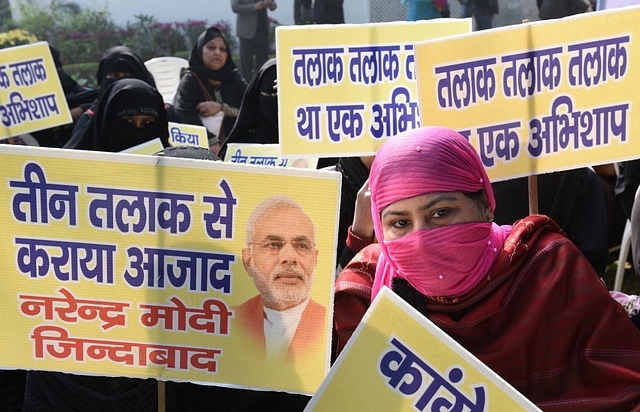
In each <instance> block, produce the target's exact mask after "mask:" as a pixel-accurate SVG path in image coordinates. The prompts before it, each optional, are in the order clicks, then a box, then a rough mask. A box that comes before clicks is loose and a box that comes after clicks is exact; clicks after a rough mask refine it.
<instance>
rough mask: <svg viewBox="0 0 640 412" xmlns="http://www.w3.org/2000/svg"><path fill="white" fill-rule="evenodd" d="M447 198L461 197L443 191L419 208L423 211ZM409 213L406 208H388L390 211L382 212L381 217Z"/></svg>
mask: <svg viewBox="0 0 640 412" xmlns="http://www.w3.org/2000/svg"><path fill="white" fill-rule="evenodd" d="M446 200H450V201H458V200H459V199H458V198H457V197H455V196H454V195H452V194H451V193H442V194H440V195H438V196H436V197H435V198H434V199H433V200H431V201H430V202H427V203H425V204H424V205H422V206H420V207H419V208H418V210H419V211H421V212H422V211H424V210H428V209H430V208H432V207H434V206H435V205H437V204H438V203H440V202H442V201H446ZM407 214H408V212H407V211H405V210H388V211H386V212H384V213H383V214H382V216H380V217H381V218H383V219H384V218H385V217H387V216H406V215H407Z"/></svg>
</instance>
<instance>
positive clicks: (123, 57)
mask: <svg viewBox="0 0 640 412" xmlns="http://www.w3.org/2000/svg"><path fill="white" fill-rule="evenodd" d="M111 72H122V73H129V77H131V78H134V79H140V80H143V81H145V82H147V83H149V84H150V85H152V86H153V87H156V82H155V80H154V79H153V75H152V74H151V73H150V72H149V70H147V66H145V65H144V61H142V58H141V57H140V56H139V55H138V54H137V53H136V52H134V51H133V50H131V49H130V48H128V47H127V46H115V47H112V48H110V49H109V50H107V51H106V52H105V54H104V55H103V56H102V58H101V59H100V63H99V64H98V70H97V72H96V79H97V81H98V86H100V88H101V89H102V90H103V91H104V90H105V89H106V88H107V87H109V85H110V84H111V83H113V82H114V81H115V80H113V79H107V77H106V76H107V73H111Z"/></svg>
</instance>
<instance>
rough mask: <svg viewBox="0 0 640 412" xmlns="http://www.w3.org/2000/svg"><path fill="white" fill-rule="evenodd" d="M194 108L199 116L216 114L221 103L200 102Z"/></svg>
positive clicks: (220, 108) (219, 109)
mask: <svg viewBox="0 0 640 412" xmlns="http://www.w3.org/2000/svg"><path fill="white" fill-rule="evenodd" d="M196 110H197V111H198V114H199V115H200V116H204V117H209V116H213V115H216V114H218V112H220V111H221V110H222V103H218V102H210V101H207V102H200V103H198V105H197V106H196Z"/></svg>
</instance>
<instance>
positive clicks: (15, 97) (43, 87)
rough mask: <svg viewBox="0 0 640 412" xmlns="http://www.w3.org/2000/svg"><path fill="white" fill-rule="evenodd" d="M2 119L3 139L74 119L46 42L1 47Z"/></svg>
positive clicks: (0, 111) (0, 108)
mask: <svg viewBox="0 0 640 412" xmlns="http://www.w3.org/2000/svg"><path fill="white" fill-rule="evenodd" d="M0 122H1V126H0V139H2V138H5V137H10V136H18V135H21V134H26V133H30V132H33V131H36V130H42V129H49V128H51V127H55V126H59V125H63V124H69V123H71V122H72V119H71V112H70V111H69V106H68V105H67V100H66V99H65V96H64V92H63V90H62V85H61V84H60V79H59V78H58V72H57V71H56V67H55V65H54V63H53V57H51V51H50V50H49V45H48V44H47V43H46V42H38V43H32V44H28V45H24V46H16V47H10V48H7V49H2V50H0Z"/></svg>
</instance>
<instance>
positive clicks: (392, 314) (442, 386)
mask: <svg viewBox="0 0 640 412" xmlns="http://www.w3.org/2000/svg"><path fill="white" fill-rule="evenodd" d="M415 410H417V411H436V410H437V411H441V410H448V411H449V410H451V411H453V410H456V411H463V410H464V411H509V412H516V411H539V410H540V409H538V407H537V406H535V405H534V404H533V403H532V402H531V401H529V400H528V399H526V398H525V397H524V396H522V394H520V392H518V391H516V390H515V389H514V388H513V387H512V386H510V385H509V384H508V383H507V382H506V381H504V380H503V379H502V378H501V377H500V376H498V375H497V374H495V373H494V372H493V371H492V370H491V369H489V368H488V367H486V366H485V365H484V364H483V363H482V362H480V361H479V360H478V359H477V358H476V357H475V356H473V355H472V354H471V353H469V352H468V351H467V350H466V349H464V348H463V347H462V346H460V344H458V343H457V342H456V341H455V340H453V339H452V338H451V337H449V336H448V335H447V334H446V333H444V332H442V330H440V329H439V328H438V327H437V326H435V325H434V324H433V323H432V322H431V321H430V320H428V319H427V318H425V317H424V316H422V315H421V314H420V313H418V311H416V310H415V309H414V308H412V307H411V306H410V305H409V304H408V303H406V302H405V301H404V300H402V299H401V298H400V297H398V296H397V295H396V294H395V293H393V292H392V291H391V290H390V289H389V288H387V287H383V288H382V290H381V291H380V293H378V295H377V296H376V298H375V300H374V301H373V302H372V304H371V307H370V308H369V310H368V311H367V313H366V314H365V316H364V317H363V319H362V322H360V325H358V328H357V329H356V331H355V332H354V334H353V336H352V337H351V339H350V340H349V342H348V343H347V345H346V346H345V348H344V350H343V352H342V353H341V354H340V356H339V357H338V359H337V360H336V362H335V364H334V365H333V367H332V368H331V371H330V372H329V375H328V376H327V378H326V379H325V381H324V382H323V383H322V386H321V387H320V389H319V390H318V392H317V393H316V394H315V395H314V396H313V398H312V399H311V401H310V402H309V404H308V405H307V408H306V409H305V411H327V412H328V411H331V412H339V411H345V412H351V411H415Z"/></svg>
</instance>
